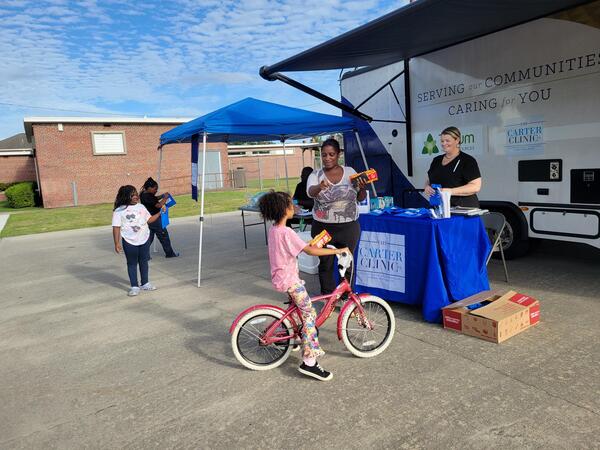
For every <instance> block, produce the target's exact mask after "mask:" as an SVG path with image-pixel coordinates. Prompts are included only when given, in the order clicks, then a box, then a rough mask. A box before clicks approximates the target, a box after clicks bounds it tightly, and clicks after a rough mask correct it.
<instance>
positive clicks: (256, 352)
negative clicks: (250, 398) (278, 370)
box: [231, 309, 293, 370]
mask: <svg viewBox="0 0 600 450" xmlns="http://www.w3.org/2000/svg"><path fill="white" fill-rule="evenodd" d="M281 316H282V314H281V313H280V312H278V311H274V310H272V309H257V310H255V311H252V312H250V313H248V314H246V315H245V316H244V317H242V318H241V320H240V321H239V322H238V324H237V325H236V327H235V328H234V330H233V332H232V333H231V347H232V349H233V354H234V355H235V358H236V359H237V360H238V361H239V362H240V363H241V364H242V365H243V366H245V367H247V368H248V369H252V370H269V369H274V368H275V367H278V366H280V365H281V364H283V363H284V361H285V360H286V359H287V358H288V356H289V355H290V352H291V351H292V345H290V340H291V339H292V337H293V330H292V324H291V323H290V322H289V320H287V319H286V320H284V321H283V322H282V323H281V324H280V325H279V326H278V327H277V329H275V330H274V331H273V334H272V335H273V336H277V337H284V338H285V337H288V339H285V340H282V341H279V342H276V343H273V344H269V345H263V344H262V343H261V342H260V338H261V337H262V336H263V335H264V334H265V332H266V331H267V330H268V329H269V328H270V327H271V325H272V324H273V323H274V322H277V321H278V320H279V319H280V318H281Z"/></svg>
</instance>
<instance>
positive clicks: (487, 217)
mask: <svg viewBox="0 0 600 450" xmlns="http://www.w3.org/2000/svg"><path fill="white" fill-rule="evenodd" d="M481 220H482V221H483V226H484V227H485V231H486V232H487V235H488V238H489V239H490V243H491V244H492V249H491V250H490V253H489V255H488V257H487V260H486V261H485V265H486V266H487V264H488V263H489V262H490V259H491V258H492V254H493V253H494V252H500V256H501V258H502V264H503V265H504V277H505V278H506V282H507V283H508V270H507V269H506V259H505V258H504V250H503V249H502V243H501V241H500V236H501V235H502V231H503V230H504V227H505V226H506V218H505V217H504V215H503V214H500V213H498V212H490V213H487V214H484V215H483V216H481Z"/></svg>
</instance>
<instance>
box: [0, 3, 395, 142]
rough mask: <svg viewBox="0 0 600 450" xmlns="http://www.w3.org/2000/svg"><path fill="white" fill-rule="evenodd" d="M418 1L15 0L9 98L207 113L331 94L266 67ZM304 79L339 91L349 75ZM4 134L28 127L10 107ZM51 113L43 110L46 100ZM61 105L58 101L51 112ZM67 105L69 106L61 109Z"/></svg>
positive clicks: (4, 86)
mask: <svg viewBox="0 0 600 450" xmlns="http://www.w3.org/2000/svg"><path fill="white" fill-rule="evenodd" d="M404 3H406V1H404V0H403V1H390V0H364V1H341V0H340V1H335V0H306V1H305V2H298V1H297V0H240V1H233V0H229V1H212V0H203V1H200V2H198V1H194V0H179V1H175V2H164V3H161V2H158V1H156V2H151V1H150V2H143V3H142V2H137V1H134V0H106V1H102V2H97V1H95V0H83V1H78V2H72V1H67V0H42V1H39V2H38V1H36V2H28V1H18V0H4V1H3V2H2V10H0V15H2V27H1V28H0V60H2V62H3V63H2V65H0V102H2V103H13V104H19V105H32V106H44V107H52V108H60V109H74V110H81V111H89V112H95V111H97V112H98V113H99V114H100V113H109V112H120V113H124V114H141V115H143V114H147V115H149V116H152V115H162V116H164V115H168V114H175V113H177V115H195V114H201V113H203V112H209V111H210V110H211V109H214V108H218V107H221V106H223V105H226V104H228V103H230V102H233V101H236V100H239V99H241V98H244V97H247V96H254V97H259V98H263V99H265V100H270V101H276V102H282V103H286V104H290V105H306V104H312V105H314V106H313V107H312V108H311V109H315V110H318V109H321V110H322V109H325V110H328V111H327V112H331V108H330V107H328V106H326V105H324V104H319V103H318V101H316V100H315V99H314V98H313V97H309V96H307V95H305V94H302V93H300V92H298V91H296V90H294V89H292V88H290V87H288V86H285V85H283V84H282V83H278V82H275V83H269V82H266V81H264V80H262V79H261V78H260V77H259V75H258V69H259V67H260V66H262V65H265V64H273V63H275V62H277V61H279V60H282V59H284V58H287V57H289V56H292V55H294V54H296V53H298V52H300V51H303V50H306V49H308V48H310V47H312V46H314V45H316V44H319V43H321V42H324V41H326V40H328V39H330V38H332V37H334V36H337V35H339V34H341V33H343V32H345V31H348V30H349V29H352V28H354V27H356V26H359V25H361V24H363V23H366V22H367V21H368V20H371V19H374V18H376V17H379V16H381V15H383V14H385V13H387V12H389V11H390V10H392V9H395V8H397V7H400V6H402V4H404ZM297 78H299V79H300V80H303V81H305V82H307V83H308V84H309V85H311V86H313V87H315V88H317V89H322V90H324V91H325V92H326V93H327V94H329V95H331V96H334V97H337V96H338V95H339V93H338V91H337V85H336V79H337V73H336V74H332V75H331V76H330V77H325V78H324V77H323V75H322V74H298V76H297ZM0 110H3V112H2V116H1V118H2V121H0V138H2V137H4V136H5V135H8V134H12V133H17V132H20V131H22V120H17V121H15V117H17V116H18V114H19V113H20V114H21V118H22V116H25V115H40V110H33V109H32V110H28V109H27V108H12V109H10V111H8V110H7V109H5V108H4V107H0ZM42 112H43V110H42ZM43 114H48V115H52V114H53V113H52V111H51V110H49V111H48V112H43ZM59 114H60V115H65V112H60V113H59Z"/></svg>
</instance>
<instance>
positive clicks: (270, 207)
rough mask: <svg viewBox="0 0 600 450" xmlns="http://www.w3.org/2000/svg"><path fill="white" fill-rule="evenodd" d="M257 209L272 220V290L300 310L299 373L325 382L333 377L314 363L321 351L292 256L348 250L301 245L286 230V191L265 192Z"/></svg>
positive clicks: (289, 207) (289, 211)
mask: <svg viewBox="0 0 600 450" xmlns="http://www.w3.org/2000/svg"><path fill="white" fill-rule="evenodd" d="M258 207H259V209H260V212H261V214H262V216H263V217H264V218H265V220H271V221H273V222H274V223H273V226H272V227H271V229H270V230H269V236H268V245H269V263H270V265H271V279H272V282H273V287H274V288H275V289H276V290H277V291H279V292H287V293H288V294H289V296H290V298H291V299H292V300H293V301H294V303H295V304H296V305H297V306H298V308H299V309H300V312H301V314H302V320H303V322H304V324H303V327H302V347H303V353H302V364H301V365H300V367H299V369H298V370H299V371H300V372H301V373H303V374H304V375H308V376H310V377H313V378H316V379H318V380H322V381H326V380H331V379H332V378H333V374H332V373H331V372H327V371H326V370H324V369H323V368H322V367H321V366H320V365H319V364H318V363H317V357H319V356H322V355H324V354H325V352H324V351H323V350H322V349H321V346H320V345H319V338H318V336H317V328H316V326H315V319H316V316H317V315H316V312H315V310H314V308H313V306H312V302H311V301H310V297H309V296H308V293H307V292H306V289H305V288H304V281H302V280H301V279H300V276H299V274H298V261H297V259H296V257H297V256H298V255H299V254H300V253H301V252H305V253H307V254H309V255H312V256H328V255H336V254H339V253H343V252H349V251H350V250H349V249H348V248H342V249H328V248H318V247H312V246H310V245H308V244H306V242H304V241H303V240H302V239H301V238H300V237H299V236H298V235H297V234H296V233H295V232H294V231H293V230H292V229H291V228H289V227H286V226H285V224H286V221H287V220H288V219H291V218H293V217H294V204H293V203H292V198H291V197H290V195H289V194H288V193H286V192H274V191H271V192H268V193H267V194H265V195H263V196H262V197H261V198H260V200H259V203H258Z"/></svg>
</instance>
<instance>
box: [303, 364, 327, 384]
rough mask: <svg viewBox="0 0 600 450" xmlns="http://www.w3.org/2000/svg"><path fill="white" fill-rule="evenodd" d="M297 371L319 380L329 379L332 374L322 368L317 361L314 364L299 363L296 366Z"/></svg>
mask: <svg viewBox="0 0 600 450" xmlns="http://www.w3.org/2000/svg"><path fill="white" fill-rule="evenodd" d="M298 371H299V372H300V373H303V374H304V375H307V376H309V377H313V378H316V379H317V380H321V381H329V380H331V379H332V378H333V374H332V373H331V372H327V371H326V370H325V369H323V368H322V367H321V365H320V364H319V363H316V364H315V365H314V366H307V365H306V364H304V363H302V364H300V367H298Z"/></svg>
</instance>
